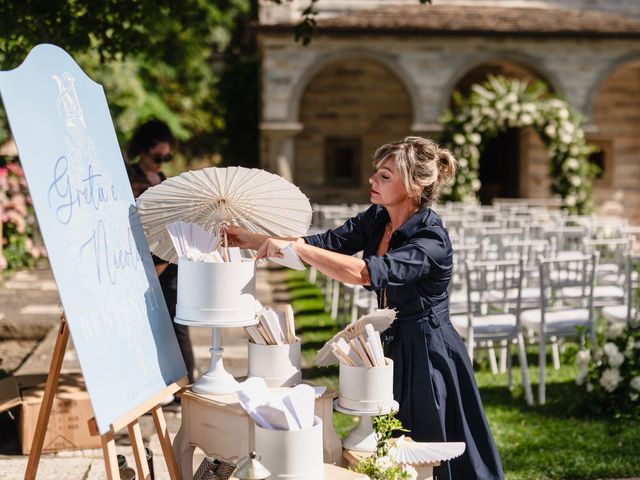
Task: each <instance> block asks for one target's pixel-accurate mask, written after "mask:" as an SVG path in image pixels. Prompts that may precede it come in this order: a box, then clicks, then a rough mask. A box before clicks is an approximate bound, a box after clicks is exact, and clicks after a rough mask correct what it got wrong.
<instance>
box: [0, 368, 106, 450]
mask: <svg viewBox="0 0 640 480" xmlns="http://www.w3.org/2000/svg"><path fill="white" fill-rule="evenodd" d="M46 381H47V376H46V375H21V376H17V377H13V376H11V377H7V378H4V379H2V380H0V411H5V410H8V409H10V408H15V407H19V409H18V413H19V425H18V428H19V435H20V444H21V447H22V453H24V454H28V453H29V452H30V451H31V443H32V442H33V435H34V433H35V430H36V423H37V421H38V414H39V413H40V406H41V404H42V399H43V397H44V388H45V384H46ZM92 417H93V409H92V407H91V402H90V401H89V394H88V393H87V391H86V389H85V386H84V380H83V378H82V375H81V374H79V373H78V374H63V375H61V376H60V379H59V381H58V388H57V389H56V394H55V397H54V399H53V405H52V407H51V414H50V416H49V423H48V425H47V434H46V435H45V439H44V447H43V450H42V451H43V452H57V451H60V450H77V449H82V448H100V437H99V436H92V435H91V433H90V432H89V424H88V422H89V419H91V418H92Z"/></svg>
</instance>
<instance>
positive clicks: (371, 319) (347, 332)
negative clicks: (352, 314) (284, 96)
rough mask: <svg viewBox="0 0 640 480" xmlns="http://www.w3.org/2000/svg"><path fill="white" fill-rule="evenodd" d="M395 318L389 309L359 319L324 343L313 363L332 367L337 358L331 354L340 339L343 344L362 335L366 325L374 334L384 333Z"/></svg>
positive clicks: (393, 312) (394, 313) (392, 311)
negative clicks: (369, 326) (342, 340)
mask: <svg viewBox="0 0 640 480" xmlns="http://www.w3.org/2000/svg"><path fill="white" fill-rule="evenodd" d="M395 318H396V312H395V310H392V309H390V308H385V309H382V310H376V311H375V312H372V313H369V314H367V315H364V316H362V317H360V318H359V319H358V320H357V321H355V322H353V323H352V324H350V325H348V326H347V327H346V328H344V329H343V330H341V331H340V332H338V333H336V334H335V335H334V336H333V338H332V339H331V340H329V341H328V342H327V343H325V345H324V346H323V347H322V348H321V349H320V350H318V353H317V355H316V359H315V361H314V363H315V364H316V365H317V366H319V367H328V366H329V365H333V364H334V363H336V362H338V358H337V357H336V356H335V354H334V353H333V349H334V346H335V345H336V344H337V342H338V340H339V339H341V338H342V339H344V341H345V342H347V343H349V341H350V340H352V339H354V338H356V337H358V336H359V335H363V334H364V333H365V331H366V329H367V328H366V327H367V325H371V327H372V328H373V329H374V330H375V331H376V332H384V331H385V330H386V329H387V328H389V326H390V325H391V324H392V323H393V321H394V320H395ZM345 363H346V362H345ZM347 364H348V363H347Z"/></svg>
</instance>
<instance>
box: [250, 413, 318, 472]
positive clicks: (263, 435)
mask: <svg viewBox="0 0 640 480" xmlns="http://www.w3.org/2000/svg"><path fill="white" fill-rule="evenodd" d="M255 435H256V452H257V453H258V454H259V455H262V460H261V463H262V464H263V465H264V466H265V467H267V469H269V471H270V472H271V477H269V478H286V479H289V480H322V479H323V478H324V465H323V461H322V420H320V419H319V418H318V417H316V418H315V422H314V424H313V427H311V428H307V429H305V430H267V429H265V428H262V427H259V426H258V425H256V426H255Z"/></svg>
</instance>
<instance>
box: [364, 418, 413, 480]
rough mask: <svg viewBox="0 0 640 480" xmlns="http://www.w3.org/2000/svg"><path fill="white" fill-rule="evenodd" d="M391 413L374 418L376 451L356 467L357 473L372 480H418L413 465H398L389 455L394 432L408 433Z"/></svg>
mask: <svg viewBox="0 0 640 480" xmlns="http://www.w3.org/2000/svg"><path fill="white" fill-rule="evenodd" d="M396 413H397V412H391V413H389V414H387V415H382V414H380V415H377V416H375V417H373V419H372V423H373V430H374V432H375V437H376V449H375V451H374V452H373V454H372V455H371V456H369V457H366V458H363V459H362V460H360V461H359V462H358V464H357V465H356V466H355V468H354V470H355V471H356V472H360V473H364V474H366V475H367V476H368V477H369V478H370V479H371V480H417V478H418V472H417V470H416V469H415V468H413V467H412V466H411V465H401V464H398V463H396V461H395V460H393V458H391V455H390V454H389V447H390V440H391V437H392V435H393V434H394V432H397V431H402V432H406V430H404V429H403V428H402V423H401V422H400V420H398V419H397V418H396V417H395V415H396Z"/></svg>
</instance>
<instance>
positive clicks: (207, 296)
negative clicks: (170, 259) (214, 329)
mask: <svg viewBox="0 0 640 480" xmlns="http://www.w3.org/2000/svg"><path fill="white" fill-rule="evenodd" d="M255 295H256V265H255V262H253V261H246V262H192V261H190V260H180V261H179V263H178V301H177V305H176V319H177V320H179V323H183V324H190V323H191V322H193V323H194V324H211V325H212V326H220V327H225V326H240V325H247V324H250V323H251V322H252V321H253V320H254V319H255V315H256V298H255ZM254 323H255V322H254Z"/></svg>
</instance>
